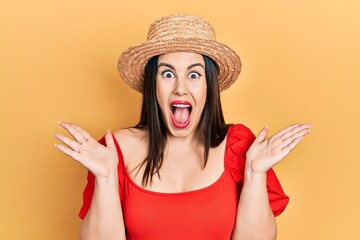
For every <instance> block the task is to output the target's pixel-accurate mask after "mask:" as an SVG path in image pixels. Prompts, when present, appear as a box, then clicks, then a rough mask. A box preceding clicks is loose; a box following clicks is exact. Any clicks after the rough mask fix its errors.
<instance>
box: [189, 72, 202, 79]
mask: <svg viewBox="0 0 360 240" xmlns="http://www.w3.org/2000/svg"><path fill="white" fill-rule="evenodd" d="M200 77H201V74H200V73H197V72H192V73H190V74H189V78H190V79H198V78H200Z"/></svg>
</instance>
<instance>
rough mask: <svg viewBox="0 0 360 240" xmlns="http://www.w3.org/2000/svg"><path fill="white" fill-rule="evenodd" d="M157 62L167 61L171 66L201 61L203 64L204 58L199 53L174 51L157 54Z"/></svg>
mask: <svg viewBox="0 0 360 240" xmlns="http://www.w3.org/2000/svg"><path fill="white" fill-rule="evenodd" d="M159 63H168V64H171V65H173V66H181V65H187V66H188V65H191V64H194V63H201V64H203V65H205V62H204V58H203V56H202V55H201V54H198V53H190V52H174V53H166V54H162V55H160V56H159V59H158V64H159Z"/></svg>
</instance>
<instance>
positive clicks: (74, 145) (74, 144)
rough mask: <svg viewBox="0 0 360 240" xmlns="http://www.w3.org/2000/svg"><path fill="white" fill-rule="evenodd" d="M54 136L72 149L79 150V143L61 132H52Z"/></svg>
mask: <svg viewBox="0 0 360 240" xmlns="http://www.w3.org/2000/svg"><path fill="white" fill-rule="evenodd" d="M53 135H54V137H56V138H57V139H59V140H60V141H61V142H63V143H65V144H66V145H68V146H69V147H70V148H71V149H72V150H74V151H76V152H78V151H79V150H80V144H79V143H78V142H76V141H74V140H72V139H70V138H68V137H65V136H64V135H62V134H59V133H54V134H53Z"/></svg>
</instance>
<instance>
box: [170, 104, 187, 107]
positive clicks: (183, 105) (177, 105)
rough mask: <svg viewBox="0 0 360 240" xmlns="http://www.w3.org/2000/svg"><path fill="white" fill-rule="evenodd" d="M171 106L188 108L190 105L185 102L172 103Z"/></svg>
mask: <svg viewBox="0 0 360 240" xmlns="http://www.w3.org/2000/svg"><path fill="white" fill-rule="evenodd" d="M172 106H173V107H178V108H189V107H190V105H185V104H174V105H172Z"/></svg>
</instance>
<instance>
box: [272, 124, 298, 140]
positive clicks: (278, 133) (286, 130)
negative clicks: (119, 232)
mask: <svg viewBox="0 0 360 240" xmlns="http://www.w3.org/2000/svg"><path fill="white" fill-rule="evenodd" d="M298 126H300V124H299V123H295V124H293V125H291V126H288V127H286V128H284V129H282V130H280V131H279V132H277V133H275V134H274V135H273V138H277V137H282V136H283V135H284V134H285V133H287V132H288V131H291V130H292V129H294V128H296V127H298Z"/></svg>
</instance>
